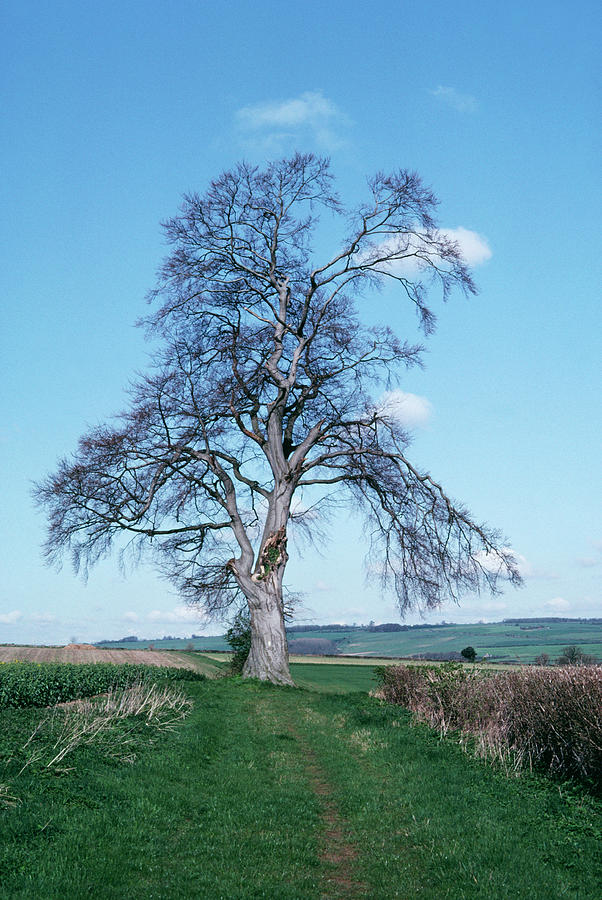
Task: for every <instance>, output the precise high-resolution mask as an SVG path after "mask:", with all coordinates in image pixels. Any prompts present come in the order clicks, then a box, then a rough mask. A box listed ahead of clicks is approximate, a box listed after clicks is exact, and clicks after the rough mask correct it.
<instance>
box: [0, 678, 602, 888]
mask: <svg viewBox="0 0 602 900" xmlns="http://www.w3.org/2000/svg"><path fill="white" fill-rule="evenodd" d="M304 668H305V673H303V671H302V670H303V669H304ZM369 671H370V669H369V667H349V668H348V667H346V666H341V667H339V666H324V665H322V666H320V665H308V666H306V667H304V666H303V665H302V664H297V665H296V667H295V677H297V678H298V680H299V681H300V682H301V681H303V680H305V681H307V683H308V684H309V683H313V684H314V686H315V687H317V688H318V690H313V691H310V690H295V689H287V688H276V687H273V686H271V685H261V684H258V683H256V682H242V681H241V680H240V679H231V678H230V679H219V680H217V681H206V682H200V683H185V691H186V693H187V695H188V696H189V697H190V698H191V699H192V700H193V703H194V707H193V710H192V713H191V714H190V715H189V717H188V718H187V719H186V720H185V721H184V722H183V724H179V725H178V726H177V727H175V728H173V729H172V730H169V731H165V732H161V733H158V734H154V733H152V732H151V733H149V730H148V728H146V729H144V728H143V727H140V728H139V729H138V730H137V731H136V730H135V731H133V732H132V731H130V732H129V733H128V740H129V744H128V745H127V748H126V750H127V754H126V756H125V758H120V755H119V753H118V752H116V750H117V749H118V748H119V740H118V736H117V738H116V739H115V741H114V742H113V743H112V745H111V746H112V748H113V751H112V753H107V751H106V748H105V749H104V750H103V748H102V747H100V748H99V747H97V746H95V745H94V744H92V745H89V746H86V747H80V748H79V749H77V750H76V751H75V752H73V753H72V754H71V756H70V757H69V758H68V759H67V760H65V762H64V764H63V765H62V766H61V768H60V769H59V770H53V769H45V768H44V765H43V759H44V756H43V752H42V751H43V747H42V750H40V747H39V741H38V743H37V744H36V741H35V740H34V742H33V743H32V744H31V745H29V750H31V751H34V752H33V756H34V757H35V753H37V754H38V756H37V758H34V760H33V762H30V763H29V764H28V765H27V766H26V767H25V768H23V764H24V761H25V760H26V757H27V753H28V752H29V751H28V750H27V749H25V750H24V749H23V744H24V737H25V736H26V735H29V734H31V732H32V731H33V729H34V728H35V727H36V725H37V723H38V722H39V719H40V716H41V715H42V713H41V712H40V711H39V710H31V709H29V710H5V711H3V712H2V713H1V714H0V716H1V718H0V722H1V727H0V772H2V775H1V776H0V783H4V784H5V791H4V797H5V802H4V804H2V805H3V807H4V808H3V809H2V808H1V806H2V805H0V836H1V840H0V897H2V898H13V897H23V898H40V897H43V898H45V900H52V898H56V900H58V898H64V897H84V896H94V897H101V898H121V897H132V898H138V897H139V898H145V900H146V898H147V897H165V898H167V897H169V898H180V897H181V898H190V897H215V898H225V900H230V898H231V900H245V898H267V900H271V898H282V900H284V898H287V900H288V898H291V897H294V898H295V900H297V898H299V900H302V898H308V900H309V898H315V900H318V898H322V897H329V898H337V897H341V898H343V897H345V898H347V897H370V898H389V897H391V898H393V897H400V898H408V897H417V898H432V900H441V898H458V900H460V898H462V900H463V898H470V897H475V898H476V897H483V896H486V897H487V898H491V900H495V898H499V900H502V898H504V900H506V898H509V897H512V898H533V900H537V898H542V900H544V898H545V900H553V898H557V897H558V898H560V897H571V898H581V900H589V898H592V900H593V898H595V897H597V896H598V893H597V891H598V888H599V879H600V876H601V874H602V873H601V872H600V861H599V853H598V851H599V844H598V841H599V839H600V807H599V804H597V803H596V801H595V800H593V798H592V797H590V796H588V795H587V794H586V793H584V792H582V791H580V790H578V789H577V788H575V787H570V786H563V787H562V788H561V790H559V789H558V786H556V785H554V784H553V783H551V782H549V781H547V780H546V779H543V778H536V777H534V776H532V775H529V774H525V775H524V776H522V777H520V778H516V777H514V778H507V777H506V776H505V775H504V774H503V773H501V772H496V771H495V770H493V769H492V768H491V767H489V766H487V765H486V764H484V763H482V762H478V761H476V760H474V759H472V758H471V757H469V756H467V755H466V754H464V753H463V752H462V751H461V750H460V748H459V747H458V746H457V745H455V744H454V743H452V742H448V741H441V740H439V739H438V738H437V737H436V736H435V735H434V734H433V733H432V732H431V731H429V730H427V729H426V728H423V727H421V726H418V727H416V726H414V727H411V726H410V724H409V721H408V716H407V714H406V713H405V712H404V711H402V710H399V709H398V708H395V707H390V706H385V705H383V704H381V703H380V702H379V701H376V700H373V699H371V698H369V697H368V696H367V695H366V694H363V693H347V694H340V693H327V692H323V691H324V688H325V683H324V678H325V677H326V673H327V672H329V673H331V674H332V677H336V678H344V677H345V676H353V677H355V676H357V677H362V676H366V675H368V674H369ZM316 679H317V681H316ZM326 687H328V688H332V687H333V685H332V684H330V685H326ZM344 687H345V688H348V687H349V684H344ZM20 769H22V771H21V772H20V774H19V770H20Z"/></svg>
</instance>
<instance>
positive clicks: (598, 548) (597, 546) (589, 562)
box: [577, 541, 602, 569]
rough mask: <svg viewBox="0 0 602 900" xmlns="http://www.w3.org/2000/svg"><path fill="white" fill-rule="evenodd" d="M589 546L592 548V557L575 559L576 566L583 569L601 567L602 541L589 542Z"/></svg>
mask: <svg viewBox="0 0 602 900" xmlns="http://www.w3.org/2000/svg"><path fill="white" fill-rule="evenodd" d="M590 544H591V546H592V547H593V548H594V553H593V555H589V556H580V557H578V559H577V565H578V566H581V567H582V568H584V569H589V568H592V567H593V566H599V565H602V541H590Z"/></svg>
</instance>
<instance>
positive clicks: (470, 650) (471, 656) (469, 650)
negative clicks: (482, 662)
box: [460, 647, 477, 662]
mask: <svg viewBox="0 0 602 900" xmlns="http://www.w3.org/2000/svg"><path fill="white" fill-rule="evenodd" d="M460 653H461V655H462V656H463V657H464V659H467V660H468V662H474V661H475V659H476V658H477V651H476V650H475V648H474V647H464V650H460Z"/></svg>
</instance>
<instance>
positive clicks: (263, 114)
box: [236, 91, 349, 150]
mask: <svg viewBox="0 0 602 900" xmlns="http://www.w3.org/2000/svg"><path fill="white" fill-rule="evenodd" d="M236 120H237V123H238V125H239V127H240V128H241V129H242V130H243V131H245V132H247V133H248V134H250V133H253V134H256V135H260V136H261V138H262V144H263V146H267V147H271V148H273V149H276V147H277V146H278V145H280V144H282V143H285V142H286V141H287V140H288V139H298V138H299V137H301V136H303V135H305V136H306V137H307V136H309V137H311V138H313V139H314V140H315V141H316V142H317V143H318V144H320V145H322V146H323V147H326V148H327V149H330V150H332V149H335V148H336V147H338V146H340V143H341V141H340V138H339V137H338V136H337V134H336V131H335V129H336V128H337V127H338V126H342V125H347V124H349V119H348V117H347V116H346V115H345V114H344V113H343V112H341V110H339V109H338V107H337V106H336V104H335V103H333V102H332V100H329V99H328V97H325V96H324V94H323V93H322V92H321V91H305V92H304V93H303V94H300V95H299V96H298V97H292V98H290V99H288V100H280V101H267V102H264V103H255V104H252V105H250V106H245V107H243V108H242V109H239V110H238V112H237V113H236Z"/></svg>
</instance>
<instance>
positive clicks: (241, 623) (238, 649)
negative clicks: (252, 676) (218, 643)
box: [226, 609, 251, 675]
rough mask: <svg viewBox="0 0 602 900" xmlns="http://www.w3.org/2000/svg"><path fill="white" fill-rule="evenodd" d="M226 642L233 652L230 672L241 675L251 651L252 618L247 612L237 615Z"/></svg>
mask: <svg viewBox="0 0 602 900" xmlns="http://www.w3.org/2000/svg"><path fill="white" fill-rule="evenodd" d="M226 640H227V641H228V643H229V644H230V646H231V647H232V651H233V653H232V659H231V660H230V671H231V672H232V673H233V674H234V675H240V673H241V672H242V669H243V666H244V664H245V663H246V661H247V656H248V655H249V651H250V649H251V617H250V615H249V613H248V611H247V610H244V609H241V610H239V612H237V613H236V615H235V617H234V619H233V620H232V624H231V626H230V628H228V630H227V632H226Z"/></svg>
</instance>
